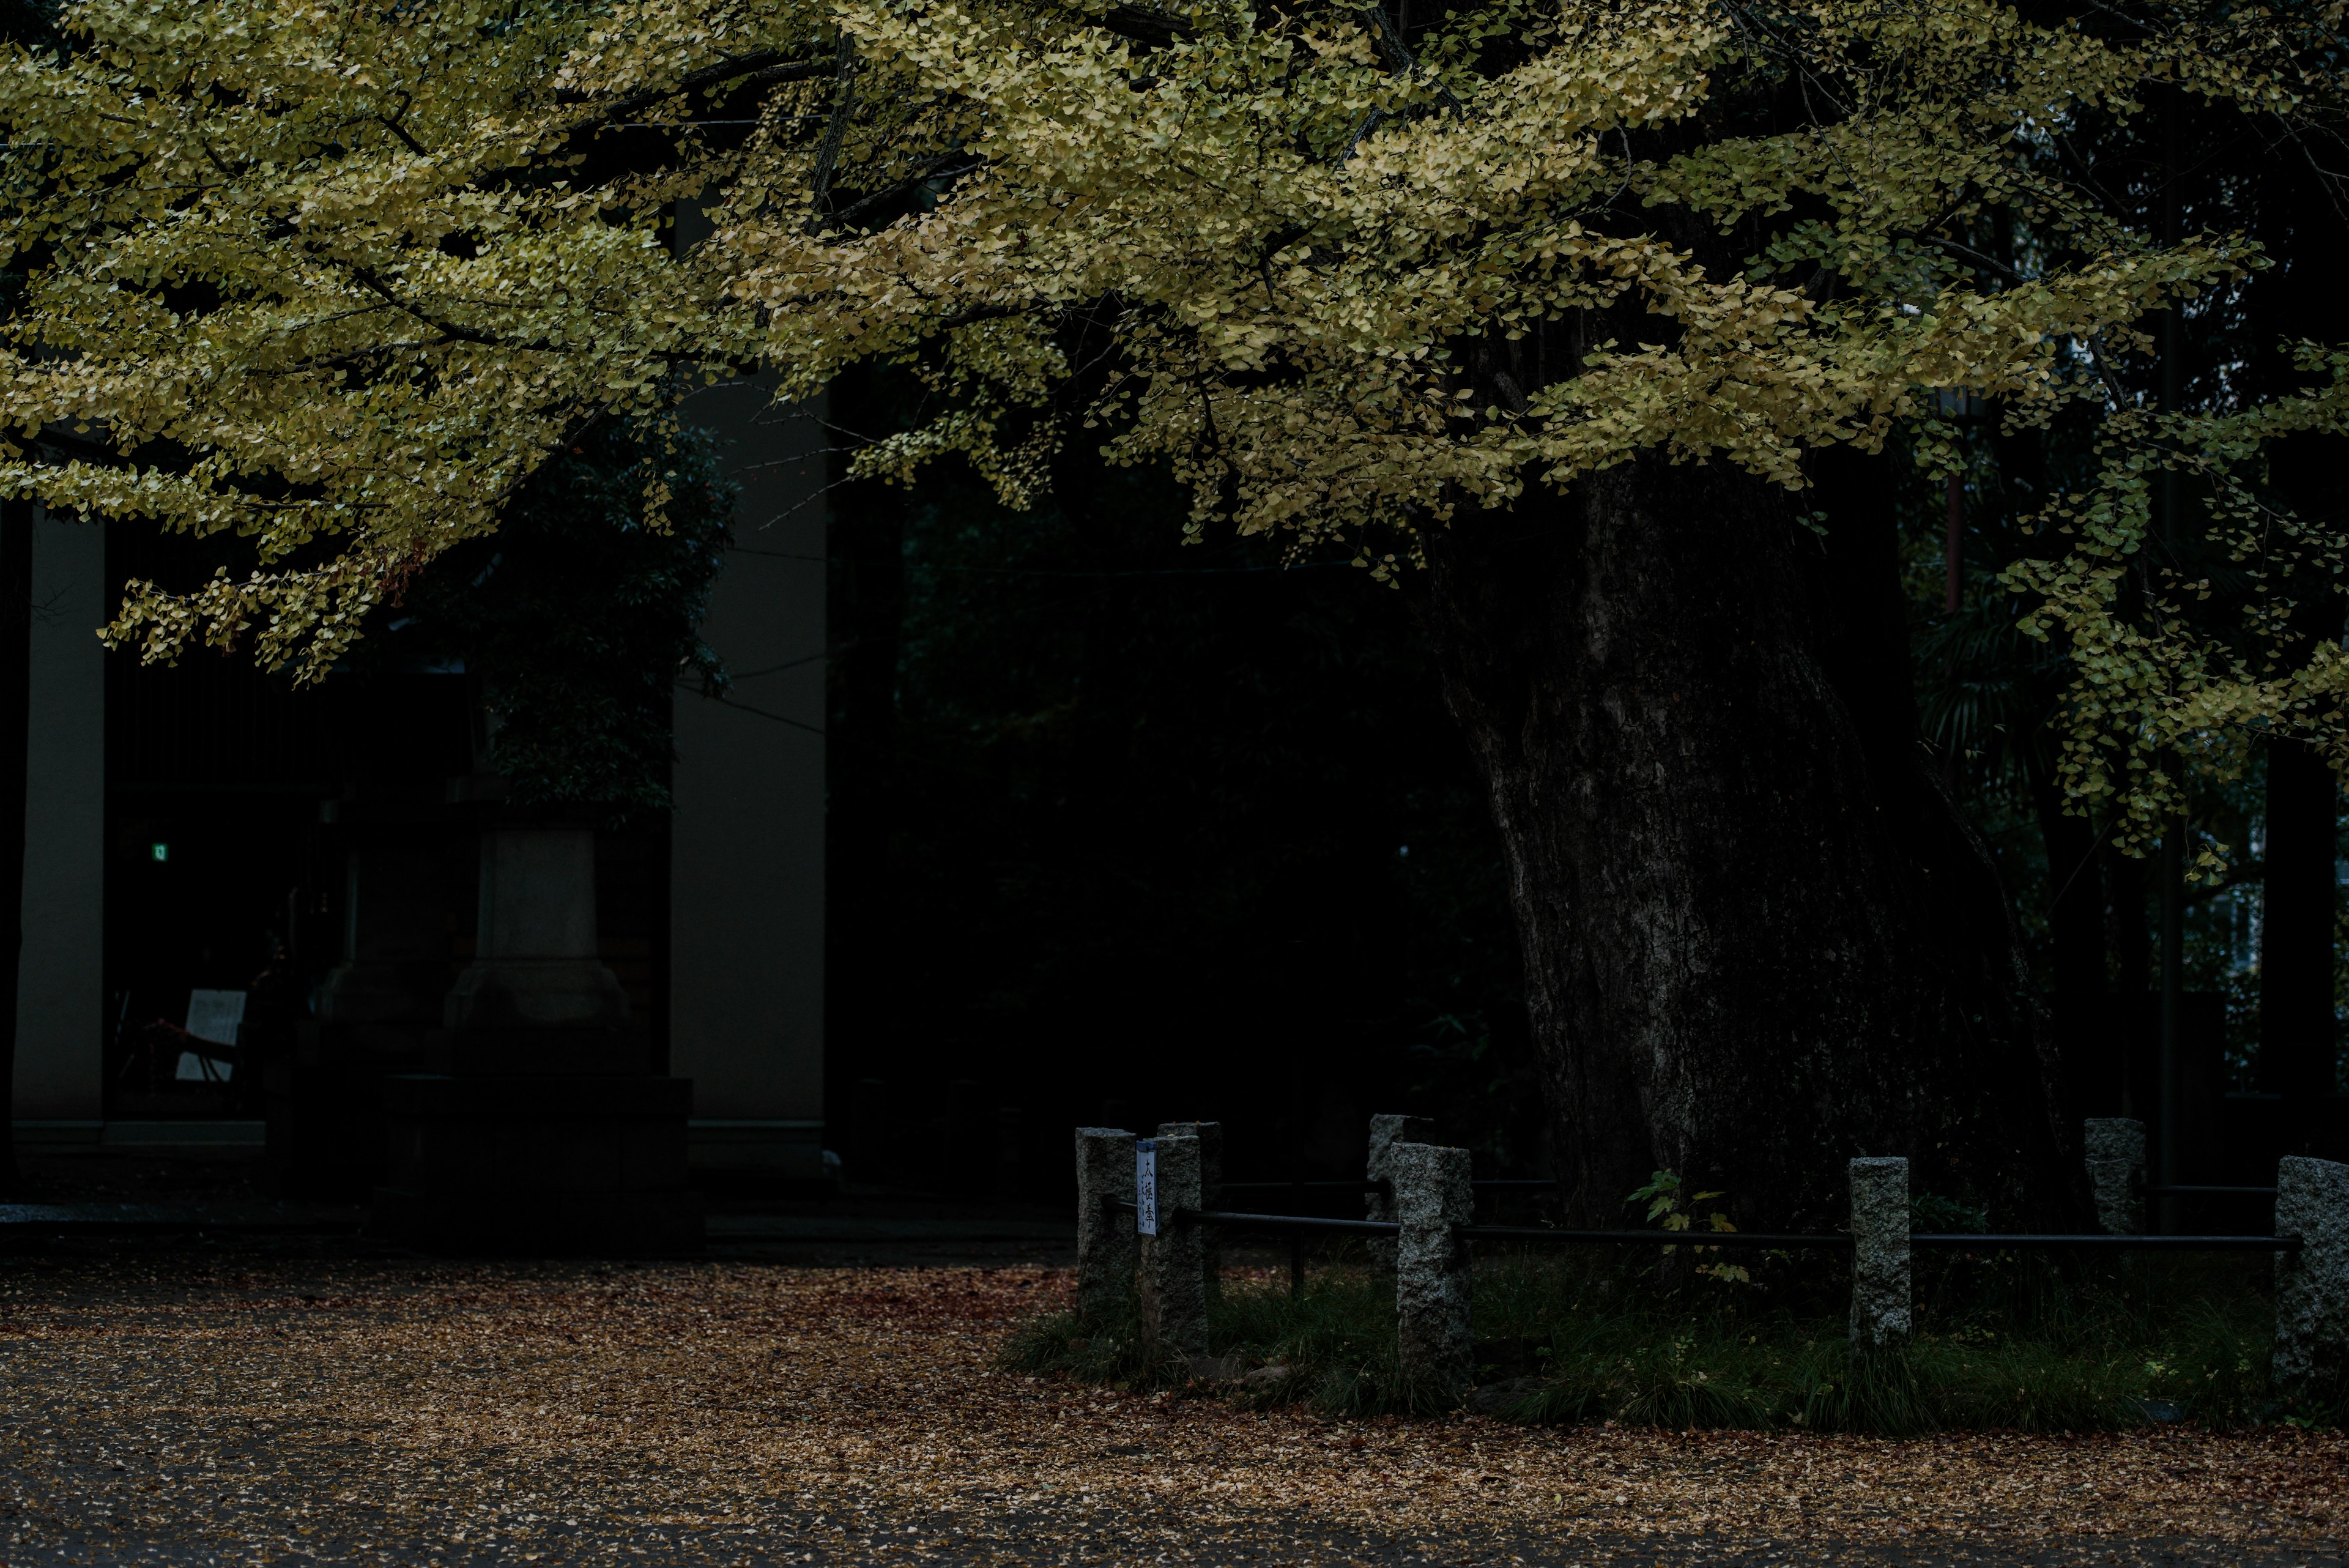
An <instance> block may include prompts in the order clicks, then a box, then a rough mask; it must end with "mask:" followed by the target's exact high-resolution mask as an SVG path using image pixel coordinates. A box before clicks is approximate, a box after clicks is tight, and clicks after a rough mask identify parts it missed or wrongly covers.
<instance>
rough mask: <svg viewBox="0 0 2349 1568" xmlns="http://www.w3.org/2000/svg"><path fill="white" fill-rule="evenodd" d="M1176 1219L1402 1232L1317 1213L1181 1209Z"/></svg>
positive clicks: (1388, 1224) (1243, 1227) (1382, 1223)
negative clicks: (1325, 1217)
mask: <svg viewBox="0 0 2349 1568" xmlns="http://www.w3.org/2000/svg"><path fill="white" fill-rule="evenodd" d="M1174 1218H1175V1219H1177V1220H1192V1221H1196V1222H1197V1223H1199V1224H1202V1225H1227V1226H1230V1227H1231V1228H1233V1229H1234V1230H1240V1231H1355V1232H1359V1233H1367V1234H1370V1235H1373V1236H1392V1235H1394V1234H1396V1233H1397V1232H1398V1231H1401V1230H1402V1226H1400V1225H1398V1224H1396V1223H1395V1222H1394V1221H1393V1220H1324V1219H1322V1218H1320V1217H1319V1215H1314V1214H1241V1213H1237V1212H1235V1211H1233V1210H1226V1209H1177V1210H1174Z"/></svg>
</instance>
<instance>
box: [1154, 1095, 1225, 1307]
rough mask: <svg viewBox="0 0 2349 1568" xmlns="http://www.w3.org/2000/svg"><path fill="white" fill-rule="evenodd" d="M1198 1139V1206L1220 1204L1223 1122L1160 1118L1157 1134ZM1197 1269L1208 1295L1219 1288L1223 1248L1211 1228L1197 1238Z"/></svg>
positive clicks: (1221, 1195)
mask: <svg viewBox="0 0 2349 1568" xmlns="http://www.w3.org/2000/svg"><path fill="white" fill-rule="evenodd" d="M1185 1134H1188V1135H1189V1136H1191V1137H1195V1138H1197V1139H1198V1140H1199V1207H1200V1208H1202V1209H1221V1208H1222V1207H1223V1206H1224V1124H1223V1123H1221V1122H1160V1123H1159V1124H1158V1136H1159V1137H1183V1136H1184V1135H1185ZM1199 1273H1200V1277H1201V1278H1202V1279H1203V1280H1205V1281H1206V1287H1207V1293H1208V1294H1209V1295H1210V1296H1213V1295H1215V1294H1216V1293H1219V1292H1220V1291H1221V1290H1222V1288H1223V1280H1224V1248H1223V1242H1222V1241H1221V1240H1220V1239H1219V1238H1218V1237H1217V1236H1216V1232H1215V1231H1213V1230H1210V1231H1208V1232H1207V1233H1206V1235H1205V1236H1202V1237H1201V1238H1200V1239H1199Z"/></svg>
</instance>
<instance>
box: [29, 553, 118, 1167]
mask: <svg viewBox="0 0 2349 1568" xmlns="http://www.w3.org/2000/svg"><path fill="white" fill-rule="evenodd" d="M106 610H107V592H106V535H105V533H104V531H103V530H102V529H100V528H98V527H96V526H94V525H92V524H86V523H67V522H63V521H60V520H59V519H58V518H57V517H56V516H54V515H50V514H46V513H45V514H43V515H42V516H41V517H40V518H39V520H38V521H37V522H36V524H34V529H33V638H32V641H33V649H32V653H33V669H32V717H31V722H30V726H29V731H30V732H29V734H28V736H27V739H28V742H29V754H28V760H27V763H26V801H25V827H26V833H25V947H24V952H23V955H22V957H21V958H20V960H19V966H20V967H19V971H18V983H19V986H20V989H19V991H18V992H17V999H16V1116H18V1117H19V1118H20V1119H22V1120H26V1121H48V1120H57V1121H82V1120H88V1121H95V1120H97V1119H98V1116H99V1113H100V1110H101V1099H102V1095H103V1090H104V1079H105V1062H104V1052H105V1047H106V981H105V971H104V967H103V965H104V950H105V938H106V931H105V917H106V905H105V887H106V664H105V654H104V651H103V650H102V649H100V648H99V647H98V638H97V636H96V633H97V630H98V626H99V625H100V624H101V623H102V622H104V621H105V619H106Z"/></svg>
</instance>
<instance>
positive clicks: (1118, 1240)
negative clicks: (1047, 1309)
mask: <svg viewBox="0 0 2349 1568" xmlns="http://www.w3.org/2000/svg"><path fill="white" fill-rule="evenodd" d="M1119 1202H1125V1203H1131V1202H1133V1134H1132V1133H1130V1132H1122V1131H1120V1130H1119V1129H1117V1128H1115V1127H1079V1128H1078V1129H1077V1315H1078V1316H1079V1317H1081V1318H1084V1319H1086V1320H1087V1321H1089V1322H1098V1321H1100V1320H1102V1319H1104V1318H1106V1317H1108V1316H1109V1315H1110V1314H1112V1313H1114V1312H1116V1311H1117V1310H1118V1308H1120V1307H1121V1306H1123V1305H1124V1304H1125V1298H1126V1295H1127V1293H1129V1292H1131V1291H1132V1290H1133V1255H1134V1254H1133V1211H1132V1210H1125V1209H1116V1208H1112V1207H1111V1205H1112V1204H1114V1203H1119Z"/></svg>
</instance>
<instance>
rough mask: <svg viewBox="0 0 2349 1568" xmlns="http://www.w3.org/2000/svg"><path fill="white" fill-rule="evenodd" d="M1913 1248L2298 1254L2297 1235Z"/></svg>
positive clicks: (2000, 1241) (1939, 1238)
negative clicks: (2079, 1249)
mask: <svg viewBox="0 0 2349 1568" xmlns="http://www.w3.org/2000/svg"><path fill="white" fill-rule="evenodd" d="M1909 1245H1910V1246H1912V1247H1930V1248H1932V1249H1934V1250H1935V1251H1966V1250H1968V1249H1970V1248H1980V1249H1986V1250H1989V1251H2067V1250H2069V1249H2072V1248H2075V1247H2076V1248H2081V1249H2084V1250H2085V1251H2097V1252H2297V1251H2300V1238H2299V1237H2297V1236H1970V1235H1964V1234H1959V1235H1939V1234H1912V1235H1910V1236H1909Z"/></svg>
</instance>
